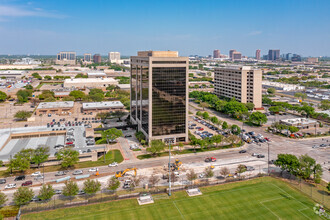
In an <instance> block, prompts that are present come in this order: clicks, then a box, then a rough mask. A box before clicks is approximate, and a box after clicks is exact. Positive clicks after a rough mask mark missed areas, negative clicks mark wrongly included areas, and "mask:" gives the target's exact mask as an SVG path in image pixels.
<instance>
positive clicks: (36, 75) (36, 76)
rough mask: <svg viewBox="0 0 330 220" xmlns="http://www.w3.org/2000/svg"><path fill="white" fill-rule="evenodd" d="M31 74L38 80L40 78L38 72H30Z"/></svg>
mask: <svg viewBox="0 0 330 220" xmlns="http://www.w3.org/2000/svg"><path fill="white" fill-rule="evenodd" d="M32 76H33V77H34V78H36V79H38V80H42V77H41V76H40V75H39V73H32Z"/></svg>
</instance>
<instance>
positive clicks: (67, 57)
mask: <svg viewBox="0 0 330 220" xmlns="http://www.w3.org/2000/svg"><path fill="white" fill-rule="evenodd" d="M56 64H59V65H66V64H68V65H75V64H76V52H59V53H58V54H57V56H56Z"/></svg>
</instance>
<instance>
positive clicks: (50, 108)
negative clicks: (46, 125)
mask: <svg viewBox="0 0 330 220" xmlns="http://www.w3.org/2000/svg"><path fill="white" fill-rule="evenodd" d="M73 106H74V102H73V101H66V102H41V103H39V105H38V107H37V109H36V115H40V114H56V115H70V114H72V113H73Z"/></svg>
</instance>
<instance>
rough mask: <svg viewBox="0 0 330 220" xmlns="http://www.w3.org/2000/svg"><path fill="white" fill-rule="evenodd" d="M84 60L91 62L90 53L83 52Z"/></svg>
mask: <svg viewBox="0 0 330 220" xmlns="http://www.w3.org/2000/svg"><path fill="white" fill-rule="evenodd" d="M84 62H86V63H90V62H92V54H90V53H85V54H84Z"/></svg>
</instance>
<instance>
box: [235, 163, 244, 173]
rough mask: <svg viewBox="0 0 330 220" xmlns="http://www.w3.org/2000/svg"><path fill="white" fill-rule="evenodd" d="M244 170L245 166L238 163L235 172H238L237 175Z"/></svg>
mask: <svg viewBox="0 0 330 220" xmlns="http://www.w3.org/2000/svg"><path fill="white" fill-rule="evenodd" d="M245 171H246V166H245V165H242V164H240V165H238V166H237V168H236V173H238V175H239V176H241V173H244V172H245Z"/></svg>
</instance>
